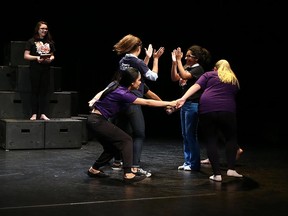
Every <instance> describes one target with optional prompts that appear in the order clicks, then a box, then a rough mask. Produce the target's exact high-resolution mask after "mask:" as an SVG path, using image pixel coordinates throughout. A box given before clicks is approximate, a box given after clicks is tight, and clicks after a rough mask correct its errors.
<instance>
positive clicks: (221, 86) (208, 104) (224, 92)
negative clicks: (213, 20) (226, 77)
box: [196, 71, 239, 114]
mask: <svg viewBox="0 0 288 216" xmlns="http://www.w3.org/2000/svg"><path fill="white" fill-rule="evenodd" d="M196 83H197V84H199V85H200V86H201V89H202V90H204V92H203V94H202V95H201V97H200V101H199V113H200V114H203V113H209V112H215V111H226V112H236V94H237V92H238V91H239V88H238V86H237V85H232V84H228V83H223V82H221V81H220V79H219V77H218V73H217V72H216V71H209V72H206V73H204V74H203V75H202V76H201V77H200V78H199V79H198V80H197V81H196Z"/></svg>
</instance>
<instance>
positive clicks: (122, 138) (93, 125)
mask: <svg viewBox="0 0 288 216" xmlns="http://www.w3.org/2000/svg"><path fill="white" fill-rule="evenodd" d="M87 125H88V128H89V129H90V130H91V132H92V133H93V136H95V137H96V138H97V140H98V141H99V143H100V144H101V145H102V147H103V152H102V153H101V155H100V156H99V157H98V159H97V160H96V161H95V163H94V164H93V166H92V167H93V168H94V169H97V170H99V168H100V167H102V166H104V165H106V164H107V163H108V162H109V161H110V160H111V159H112V158H114V157H115V155H116V154H117V151H120V153H121V155H122V159H123V169H124V173H131V166H132V159H133V141H132V138H131V136H129V135H128V134H127V133H126V132H124V131H123V130H121V129H120V128H118V127H117V126H116V125H115V124H113V123H111V122H110V121H108V120H107V119H105V118H104V117H103V116H102V115H98V114H93V113H92V114H90V115H89V116H88V119H87Z"/></svg>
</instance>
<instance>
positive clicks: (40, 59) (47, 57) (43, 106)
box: [24, 21, 55, 120]
mask: <svg viewBox="0 0 288 216" xmlns="http://www.w3.org/2000/svg"><path fill="white" fill-rule="evenodd" d="M54 52H55V45H54V41H53V39H52V36H51V34H50V32H49V29H48V24H47V22H45V21H39V22H37V24H36V27H35V30H34V35H33V37H32V38H30V39H29V40H28V41H27V43H26V46H25V51H24V59H25V60H28V61H30V80H31V92H32V94H31V106H32V107H31V108H32V110H31V111H32V116H31V118H30V120H36V119H38V118H39V119H41V120H50V119H49V118H48V117H47V116H46V113H47V110H48V101H49V98H50V65H51V63H52V61H53V60H54V59H55V56H54Z"/></svg>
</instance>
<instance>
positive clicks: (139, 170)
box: [133, 168, 152, 178]
mask: <svg viewBox="0 0 288 216" xmlns="http://www.w3.org/2000/svg"><path fill="white" fill-rule="evenodd" d="M133 173H134V174H136V175H145V176H146V177H147V178H149V177H151V175H152V173H151V172H150V171H146V170H143V169H142V168H137V172H133Z"/></svg>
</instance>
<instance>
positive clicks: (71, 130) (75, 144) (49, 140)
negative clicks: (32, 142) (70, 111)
mask: <svg viewBox="0 0 288 216" xmlns="http://www.w3.org/2000/svg"><path fill="white" fill-rule="evenodd" d="M44 140H45V148H46V149H51V148H53V149H54V148H81V146H82V121H81V120H76V119H71V118H66V119H64V118H60V119H51V120H50V121H45V138H44Z"/></svg>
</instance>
